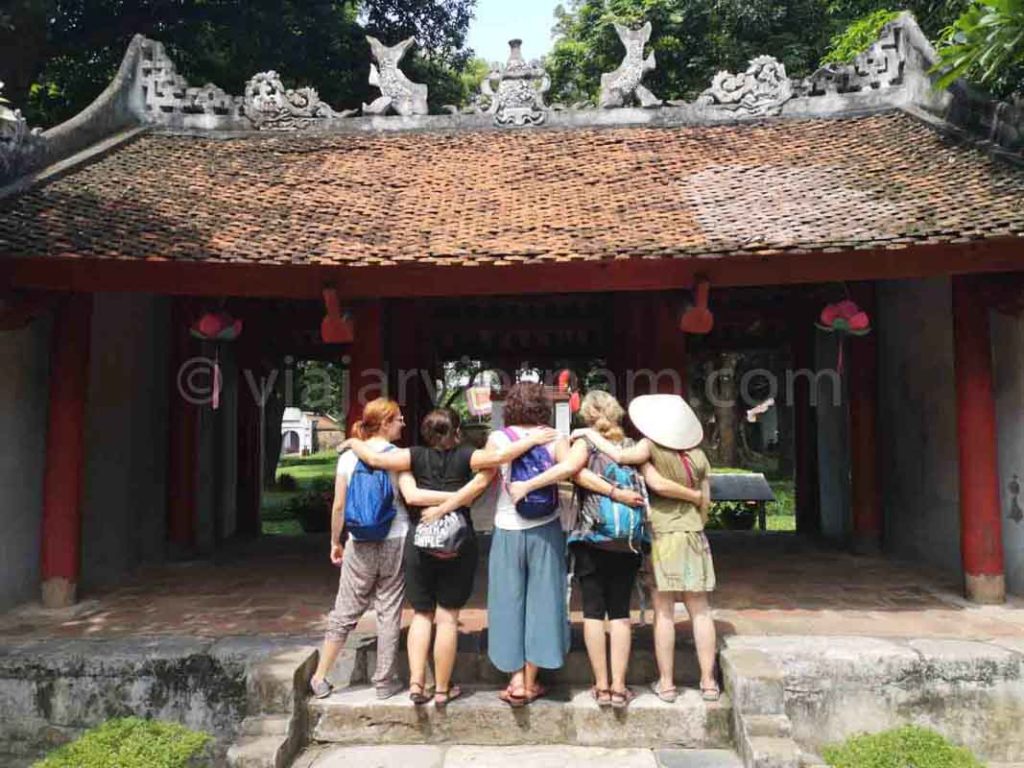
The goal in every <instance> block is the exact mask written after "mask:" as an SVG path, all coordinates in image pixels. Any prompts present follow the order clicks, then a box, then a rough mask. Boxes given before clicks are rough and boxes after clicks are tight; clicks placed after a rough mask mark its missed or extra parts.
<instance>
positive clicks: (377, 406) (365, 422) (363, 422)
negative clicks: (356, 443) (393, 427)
mask: <svg viewBox="0 0 1024 768" xmlns="http://www.w3.org/2000/svg"><path fill="white" fill-rule="evenodd" d="M400 413H401V409H400V408H399V407H398V403H396V402H395V401H394V400H388V399H387V398H386V397H378V398H377V399H376V400H371V401H370V402H368V403H367V404H366V405H365V406H364V407H363V418H361V419H360V420H359V421H357V422H356V423H355V424H353V425H352V429H351V430H350V434H349V436H350V437H355V438H358V439H360V440H369V439H370V438H371V437H376V436H377V435H378V434H380V431H381V429H382V428H383V427H384V424H385V423H386V422H389V421H394V420H395V419H397V418H398V416H399V414H400Z"/></svg>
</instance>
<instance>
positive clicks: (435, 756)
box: [292, 745, 743, 768]
mask: <svg viewBox="0 0 1024 768" xmlns="http://www.w3.org/2000/svg"><path fill="white" fill-rule="evenodd" d="M524 764H528V765H529V766H530V768H743V763H742V762H741V761H740V759H739V757H738V756H737V755H736V753H735V752H732V751H730V750H723V749H660V750H650V749H638V748H622V749H608V748H604V747H570V746H550V745H549V746H527V747H479V746H464V745H453V746H450V747H446V746H433V745H420V746H376V747H344V746H336V745H332V746H324V745H320V746H316V747H312V748H310V749H308V750H306V751H305V752H303V753H302V754H301V755H299V757H298V758H297V759H296V761H295V763H294V764H293V765H292V768H409V767H410V766H415V768H521V767H522V766H523V765H524Z"/></svg>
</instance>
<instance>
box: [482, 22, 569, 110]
mask: <svg viewBox="0 0 1024 768" xmlns="http://www.w3.org/2000/svg"><path fill="white" fill-rule="evenodd" d="M508 46H509V56H508V62H507V63H506V64H505V67H504V69H496V70H493V71H492V72H491V73H490V74H488V75H487V77H485V78H484V81H483V83H481V85H480V90H481V92H482V95H483V98H482V99H481V101H482V102H483V103H486V104H488V108H487V111H488V112H490V113H491V114H493V115H494V122H495V124H496V125H540V124H541V123H543V122H544V120H545V119H546V117H547V112H548V108H547V105H545V104H544V94H545V93H547V92H548V89H549V88H550V87H551V79H550V78H549V77H548V74H547V72H545V71H544V69H543V68H542V67H541V66H540V64H539V63H537V62H535V61H534V62H530V63H529V64H528V63H527V62H526V60H525V59H524V58H523V52H522V46H523V41H522V40H509V41H508Z"/></svg>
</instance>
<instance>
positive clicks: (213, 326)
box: [189, 311, 242, 341]
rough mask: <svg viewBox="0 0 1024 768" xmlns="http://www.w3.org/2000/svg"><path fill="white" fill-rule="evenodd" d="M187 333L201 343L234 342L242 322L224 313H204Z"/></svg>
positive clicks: (238, 334)
mask: <svg viewBox="0 0 1024 768" xmlns="http://www.w3.org/2000/svg"><path fill="white" fill-rule="evenodd" d="M189 331H190V332H191V334H192V335H193V336H194V337H195V338H197V339H202V340H203V341H234V340H235V339H237V338H238V337H239V336H240V335H241V333H242V321H241V320H236V319H235V318H233V317H232V316H231V314H230V313H228V312H224V311H220V312H204V313H203V314H201V315H200V316H199V317H198V318H196V320H195V322H193V323H192V326H191V328H190V329H189Z"/></svg>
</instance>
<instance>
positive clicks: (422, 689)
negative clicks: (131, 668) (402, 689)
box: [409, 683, 430, 707]
mask: <svg viewBox="0 0 1024 768" xmlns="http://www.w3.org/2000/svg"><path fill="white" fill-rule="evenodd" d="M414 688H418V689H419V691H418V692H417V691H415V690H413V689H414ZM409 701H411V702H412V703H413V704H415V705H416V706H417V707H419V706H422V705H423V704H426V703H427V702H428V701H430V697H429V696H427V687H426V686H425V685H424V684H423V683H409Z"/></svg>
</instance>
